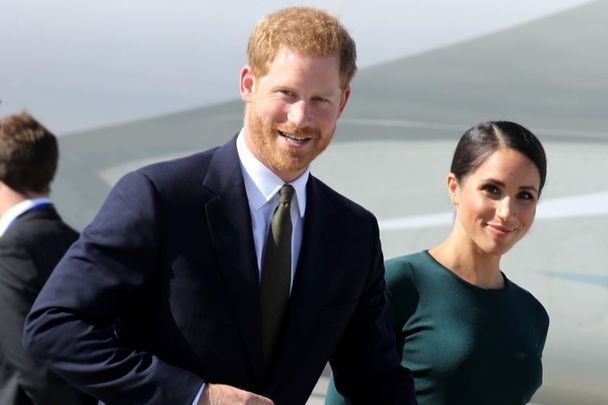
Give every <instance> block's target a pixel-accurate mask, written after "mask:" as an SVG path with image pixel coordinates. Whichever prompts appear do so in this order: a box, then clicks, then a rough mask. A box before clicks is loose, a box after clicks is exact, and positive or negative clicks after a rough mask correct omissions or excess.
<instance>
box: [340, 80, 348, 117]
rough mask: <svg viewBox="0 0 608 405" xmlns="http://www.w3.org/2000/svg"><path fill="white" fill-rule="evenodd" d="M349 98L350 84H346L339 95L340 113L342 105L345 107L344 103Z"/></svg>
mask: <svg viewBox="0 0 608 405" xmlns="http://www.w3.org/2000/svg"><path fill="white" fill-rule="evenodd" d="M349 98H350V86H346V88H345V89H344V90H342V94H341V95H340V110H339V111H340V113H339V114H340V115H342V111H344V107H346V103H347V102H348V99H349Z"/></svg>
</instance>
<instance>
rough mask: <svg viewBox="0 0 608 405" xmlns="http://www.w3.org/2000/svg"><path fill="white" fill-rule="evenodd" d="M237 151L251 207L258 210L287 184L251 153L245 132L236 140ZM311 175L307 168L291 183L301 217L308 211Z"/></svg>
mask: <svg viewBox="0 0 608 405" xmlns="http://www.w3.org/2000/svg"><path fill="white" fill-rule="evenodd" d="M236 150H237V152H238V155H239V160H240V161H241V168H242V169H243V177H244V179H245V189H246V190H247V198H249V203H250V204H251V207H252V208H253V209H254V210H258V209H259V208H261V207H262V206H263V205H264V204H266V203H267V202H268V201H270V200H271V199H272V198H273V197H274V196H275V194H276V193H277V192H278V191H279V189H280V188H281V187H282V186H283V185H284V184H285V182H284V181H283V180H281V178H280V177H279V176H277V175H276V174H274V173H273V172H272V171H271V170H270V169H269V168H268V167H266V166H265V165H264V164H263V163H262V162H260V161H259V160H258V159H257V158H256V157H255V156H254V155H253V153H251V151H250V150H249V148H248V147H247V145H246V144H245V134H244V133H243V130H241V132H240V133H239V135H238V137H237V139H236ZM309 175H310V168H309V167H307V168H306V170H305V171H304V173H302V175H300V177H298V178H297V179H295V180H294V181H292V182H291V183H289V184H291V185H292V186H293V188H294V190H295V192H296V201H297V203H298V209H299V213H300V216H301V217H304V212H305V210H306V183H307V181H308V176H309Z"/></svg>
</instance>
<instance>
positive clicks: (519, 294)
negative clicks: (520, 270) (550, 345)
mask: <svg viewBox="0 0 608 405" xmlns="http://www.w3.org/2000/svg"><path fill="white" fill-rule="evenodd" d="M508 282H509V287H510V288H511V289H512V291H513V294H512V296H514V297H515V299H516V300H517V306H518V307H519V308H520V313H521V314H527V315H528V316H529V317H530V320H531V322H532V325H533V327H534V329H535V330H536V332H537V334H538V340H539V341H541V342H542V345H544V341H545V338H546V335H547V330H548V329H549V314H548V313H547V310H546V309H545V307H544V306H543V304H542V303H541V302H540V301H539V300H538V299H537V298H536V297H535V296H534V295H533V294H532V293H531V292H530V291H528V290H526V289H525V288H523V287H521V286H519V285H518V284H516V283H514V282H513V281H511V280H509V281H508Z"/></svg>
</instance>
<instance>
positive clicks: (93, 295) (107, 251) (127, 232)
mask: <svg viewBox="0 0 608 405" xmlns="http://www.w3.org/2000/svg"><path fill="white" fill-rule="evenodd" d="M160 216H161V212H160V210H159V198H158V190H156V188H155V186H154V185H153V183H152V182H151V181H150V180H149V178H148V177H146V176H145V175H144V174H142V173H139V172H134V173H131V174H129V175H127V176H125V177H124V178H123V179H122V180H121V181H119V183H118V184H117V185H116V186H115V187H114V189H113V190H112V192H111V193H110V195H109V196H108V198H107V200H106V201H105V202H104V205H103V207H102V209H101V210H100V212H99V214H98V215H97V216H96V218H95V219H94V221H93V222H92V223H91V225H89V226H88V227H87V228H85V230H84V231H83V234H82V235H81V237H80V239H79V240H78V241H77V242H76V244H75V245H74V246H72V248H71V249H70V250H69V251H68V253H67V254H66V255H65V256H64V258H63V259H62V260H61V262H60V263H59V264H58V266H57V267H56V269H55V270H54V271H53V273H52V274H51V277H50V278H49V280H48V282H47V283H46V285H45V286H44V288H43V289H42V291H41V293H40V295H39V296H38V298H37V299H36V301H35V303H34V305H33V307H32V310H31V312H30V314H29V315H28V318H27V320H26V325H25V332H24V337H23V338H24V345H25V346H26V349H27V350H29V351H30V352H31V353H32V354H33V355H34V356H35V357H36V358H38V359H39V360H41V361H42V362H44V363H46V364H48V365H49V366H51V367H52V368H53V369H54V370H55V371H56V372H57V373H58V374H60V375H61V376H63V377H64V378H66V379H67V380H69V381H72V382H73V383H74V384H76V385H78V386H80V387H81V388H83V389H84V390H86V391H87V392H89V393H91V394H92V395H94V396H96V397H97V398H99V399H101V400H102V401H104V402H107V403H111V404H143V403H145V404H189V403H191V401H192V399H193V398H194V397H195V395H196V392H197V390H198V389H199V387H200V385H201V383H202V381H201V379H200V377H198V376H196V375H195V374H193V373H191V372H189V371H186V370H184V369H182V368H180V367H177V366H175V365H171V364H169V363H168V362H167V361H165V360H163V359H162V358H160V357H158V356H157V355H156V354H154V353H150V352H148V351H146V350H145V348H141V347H139V348H135V347H133V346H132V345H130V344H128V343H127V342H125V341H124V340H123V339H120V338H119V336H118V334H117V326H116V323H117V320H118V319H120V317H121V314H123V313H124V311H125V310H127V309H129V308H133V307H137V306H140V305H141V302H142V301H145V300H144V297H145V295H146V288H147V286H148V285H149V284H150V283H153V282H154V276H155V273H156V271H157V267H158V262H157V258H158V255H159V246H160V243H159V240H160V238H162V235H160V234H159V231H158V222H159V221H160V219H161V218H160Z"/></svg>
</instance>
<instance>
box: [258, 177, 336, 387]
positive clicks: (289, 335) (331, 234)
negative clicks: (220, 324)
mask: <svg viewBox="0 0 608 405" xmlns="http://www.w3.org/2000/svg"><path fill="white" fill-rule="evenodd" d="M320 192H321V190H320V187H319V184H318V180H316V179H315V178H314V177H312V176H311V178H310V179H309V181H308V184H307V196H308V197H307V203H306V215H305V218H304V232H303V235H302V247H301V249H300V256H299V259H298V266H297V269H296V276H295V280H294V285H293V288H292V293H291V297H290V300H289V307H288V310H287V314H286V317H285V323H284V325H283V336H282V338H281V345H280V348H279V353H278V356H277V359H276V364H275V366H276V367H274V368H273V370H275V372H274V374H273V376H272V377H271V381H270V387H269V388H270V392H273V391H275V390H277V389H280V379H281V377H282V376H283V375H284V374H285V370H289V369H290V367H293V366H294V365H293V364H292V362H293V360H295V359H297V358H298V356H299V355H300V354H301V353H302V350H304V349H306V341H307V339H308V336H309V334H310V333H311V332H312V331H313V326H314V323H315V321H316V317H317V313H318V311H319V308H320V307H321V305H322V304H323V303H324V302H325V299H326V296H327V289H328V285H327V273H328V272H329V271H332V268H334V266H335V264H334V259H335V255H334V249H333V248H332V244H335V241H336V240H337V239H336V236H335V232H336V230H337V228H336V225H334V224H332V218H333V217H334V216H333V214H332V210H331V207H330V206H328V204H326V201H325V199H323V198H322V196H321V195H320ZM277 371H278V372H277Z"/></svg>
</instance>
